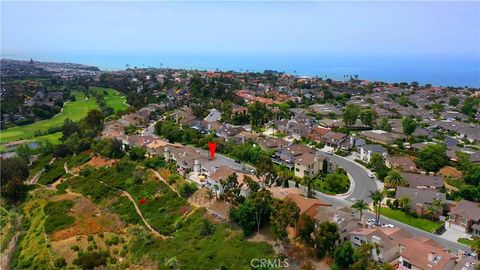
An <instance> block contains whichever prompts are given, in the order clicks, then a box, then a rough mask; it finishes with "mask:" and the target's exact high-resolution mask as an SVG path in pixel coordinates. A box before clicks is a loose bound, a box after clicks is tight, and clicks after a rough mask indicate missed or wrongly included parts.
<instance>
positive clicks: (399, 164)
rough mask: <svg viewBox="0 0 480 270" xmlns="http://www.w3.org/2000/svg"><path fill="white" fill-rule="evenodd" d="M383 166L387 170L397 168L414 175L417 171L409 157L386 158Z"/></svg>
mask: <svg viewBox="0 0 480 270" xmlns="http://www.w3.org/2000/svg"><path fill="white" fill-rule="evenodd" d="M385 165H386V166H387V167H388V168H390V169H391V168H399V169H400V170H402V171H403V172H411V173H415V172H417V171H418V169H417V165H416V164H415V162H413V160H412V159H411V158H410V157H390V156H388V157H386V158H385Z"/></svg>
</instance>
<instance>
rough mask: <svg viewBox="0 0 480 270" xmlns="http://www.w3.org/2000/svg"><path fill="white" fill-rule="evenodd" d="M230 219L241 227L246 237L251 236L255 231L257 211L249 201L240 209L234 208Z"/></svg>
mask: <svg viewBox="0 0 480 270" xmlns="http://www.w3.org/2000/svg"><path fill="white" fill-rule="evenodd" d="M230 218H231V219H232V220H233V221H234V222H235V223H237V224H238V226H240V228H242V230H243V234H244V235H245V236H250V235H252V233H253V232H254V230H255V227H256V226H257V225H256V221H255V209H254V207H253V205H252V204H251V203H250V202H249V201H248V200H247V201H246V202H245V203H242V204H241V205H240V206H239V207H237V208H233V209H232V210H231V211H230Z"/></svg>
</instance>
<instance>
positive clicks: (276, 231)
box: [270, 199, 300, 239]
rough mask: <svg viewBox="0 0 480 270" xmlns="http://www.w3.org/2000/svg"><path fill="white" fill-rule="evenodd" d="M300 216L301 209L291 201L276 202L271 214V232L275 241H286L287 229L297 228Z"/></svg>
mask: <svg viewBox="0 0 480 270" xmlns="http://www.w3.org/2000/svg"><path fill="white" fill-rule="evenodd" d="M299 215H300V208H298V206H297V205H296V204H295V203H294V202H293V201H291V200H289V199H287V200H284V201H281V200H274V201H273V204H272V210H271V212H270V230H271V232H272V234H273V236H274V237H275V239H285V238H286V237H287V236H288V234H287V227H288V226H291V227H295V226H296V225H297V222H298V219H299Z"/></svg>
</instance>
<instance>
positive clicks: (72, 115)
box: [0, 92, 98, 143]
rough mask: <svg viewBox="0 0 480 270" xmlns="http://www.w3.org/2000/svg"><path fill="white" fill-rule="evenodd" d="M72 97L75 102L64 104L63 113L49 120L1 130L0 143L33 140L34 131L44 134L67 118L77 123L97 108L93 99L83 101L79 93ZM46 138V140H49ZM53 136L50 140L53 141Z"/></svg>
mask: <svg viewBox="0 0 480 270" xmlns="http://www.w3.org/2000/svg"><path fill="white" fill-rule="evenodd" d="M74 95H75V97H76V101H73V102H67V103H65V105H64V106H63V111H62V112H60V113H59V114H58V115H56V116H54V117H52V118H50V119H46V120H42V121H38V122H35V123H33V124H30V125H25V126H17V127H13V128H9V129H6V130H2V131H1V132H0V143H6V142H11V141H18V140H22V139H30V138H33V137H35V132H36V131H42V132H46V131H48V129H49V128H55V127H59V126H61V125H62V124H63V122H64V121H65V119H67V118H69V119H71V120H73V121H79V120H80V119H82V118H83V117H84V116H85V115H87V113H88V112H89V111H91V110H93V109H96V108H98V105H97V102H96V101H95V99H93V98H90V99H88V100H85V96H84V94H83V93H81V92H75V93H74ZM50 135H52V134H50ZM50 135H48V136H50ZM48 136H47V139H48V138H49V137H48ZM55 136H57V135H55ZM55 136H53V137H52V138H53V139H55Z"/></svg>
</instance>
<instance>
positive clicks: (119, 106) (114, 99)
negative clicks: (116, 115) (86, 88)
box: [90, 87, 128, 112]
mask: <svg viewBox="0 0 480 270" xmlns="http://www.w3.org/2000/svg"><path fill="white" fill-rule="evenodd" d="M90 89H92V90H94V91H101V92H103V91H106V92H107V93H108V95H107V96H106V97H105V102H106V103H107V106H109V107H112V109H113V110H114V111H115V112H117V111H123V110H125V109H126V108H128V106H127V105H126V104H125V103H124V102H125V100H126V98H125V96H124V95H122V94H121V93H120V92H118V91H117V90H115V89H112V88H103V87H90Z"/></svg>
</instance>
